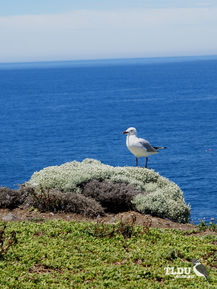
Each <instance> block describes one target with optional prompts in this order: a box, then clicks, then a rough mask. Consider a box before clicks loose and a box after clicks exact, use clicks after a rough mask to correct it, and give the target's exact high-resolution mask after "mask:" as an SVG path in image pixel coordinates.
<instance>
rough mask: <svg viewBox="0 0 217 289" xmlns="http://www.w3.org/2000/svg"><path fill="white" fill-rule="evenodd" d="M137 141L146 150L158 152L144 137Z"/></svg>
mask: <svg viewBox="0 0 217 289" xmlns="http://www.w3.org/2000/svg"><path fill="white" fill-rule="evenodd" d="M139 143H140V144H141V145H142V146H143V147H144V148H145V149H146V151H147V152H155V153H157V152H158V151H157V150H156V149H155V148H153V146H151V144H150V143H149V142H148V141H147V140H146V139H143V138H140V139H139Z"/></svg>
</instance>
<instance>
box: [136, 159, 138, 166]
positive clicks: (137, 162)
mask: <svg viewBox="0 0 217 289" xmlns="http://www.w3.org/2000/svg"><path fill="white" fill-rule="evenodd" d="M136 166H137V167H138V158H137V157H136Z"/></svg>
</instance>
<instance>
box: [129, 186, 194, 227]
mask: <svg viewBox="0 0 217 289" xmlns="http://www.w3.org/2000/svg"><path fill="white" fill-rule="evenodd" d="M132 203H133V204H134V205H136V208H137V210H138V211H139V212H141V213H144V214H150V215H152V216H156V217H161V218H168V219H170V220H172V221H176V222H180V223H187V222H188V218H189V207H188V206H186V204H185V203H184V201H183V200H181V199H177V200H173V199H169V198H168V197H167V196H166V194H165V195H164V194H162V192H159V191H157V192H154V193H152V194H151V193H150V194H148V195H147V196H144V195H142V194H138V195H137V196H135V197H134V199H133V200H132Z"/></svg>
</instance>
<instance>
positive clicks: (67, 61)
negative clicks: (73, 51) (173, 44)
mask: <svg viewBox="0 0 217 289" xmlns="http://www.w3.org/2000/svg"><path fill="white" fill-rule="evenodd" d="M215 58H217V54H201V55H177V56H150V57H148V56H146V57H123V58H122V57H114V58H113V57H111V58H88V59H64V60H60V59H58V60H38V61H28V60H27V61H15V62H14V61H13V62H10V61H9V62H0V66H10V65H15V66H17V65H24V66H29V65H34V64H36V65H37V64H42V65H43V64H44V65H46V64H63V63H64V64H72V63H74V64H76V63H78V64H82V63H83V64H85V63H88V62H89V63H90V62H91V63H97V62H112V61H114V62H118V61H120V62H124V61H132V62H133V61H138V60H140V61H141V60H144V61H147V62H149V61H150V62H151V61H157V60H171V61H173V60H179V59H180V60H183V59H186V60H193V59H195V60H200V59H201V60H203V59H204V60H207V59H210V60H211V59H215Z"/></svg>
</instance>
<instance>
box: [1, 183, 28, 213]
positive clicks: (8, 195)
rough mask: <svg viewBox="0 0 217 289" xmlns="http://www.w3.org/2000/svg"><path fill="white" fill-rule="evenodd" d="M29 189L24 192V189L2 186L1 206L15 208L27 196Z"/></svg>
mask: <svg viewBox="0 0 217 289" xmlns="http://www.w3.org/2000/svg"><path fill="white" fill-rule="evenodd" d="M27 190H28V189H27ZM27 190H26V191H25V192H24V191H23V190H11V189H9V188H6V187H1V188H0V208H7V209H14V208H17V207H19V206H20V205H21V204H22V203H23V202H24V200H25V198H26V196H27Z"/></svg>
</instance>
